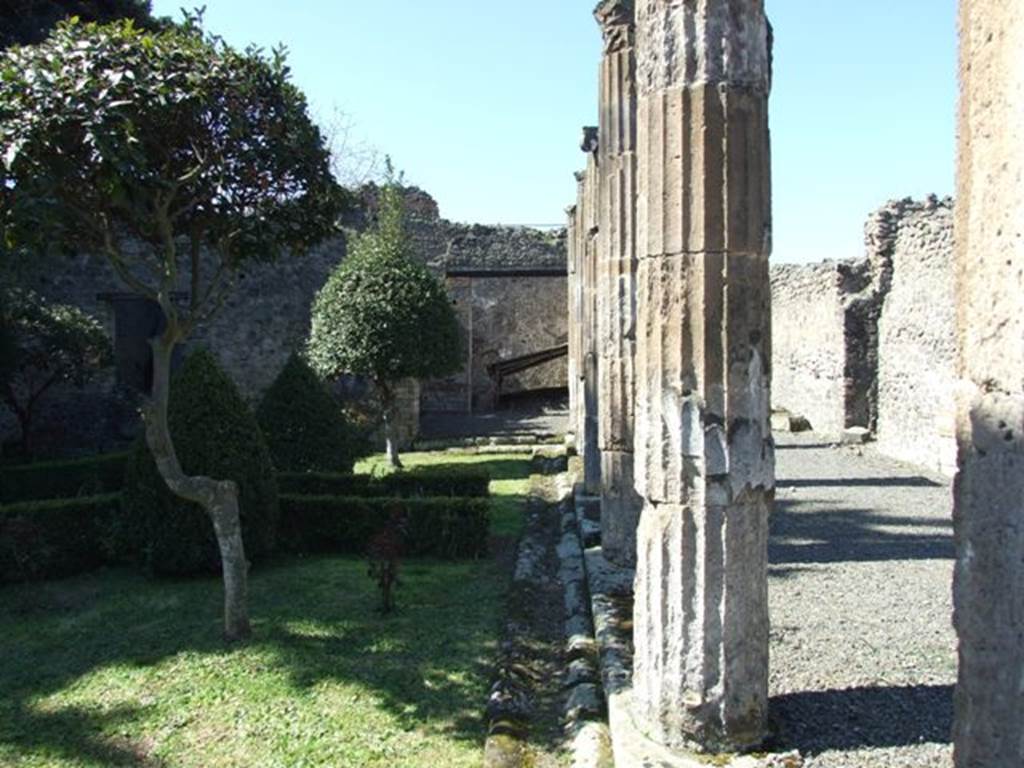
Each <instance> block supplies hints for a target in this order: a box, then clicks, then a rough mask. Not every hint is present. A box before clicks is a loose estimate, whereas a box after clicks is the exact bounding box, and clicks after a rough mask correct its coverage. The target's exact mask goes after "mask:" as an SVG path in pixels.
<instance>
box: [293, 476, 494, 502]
mask: <svg viewBox="0 0 1024 768" xmlns="http://www.w3.org/2000/svg"><path fill="white" fill-rule="evenodd" d="M490 484H491V477H490V475H489V474H488V473H487V472H485V471H482V470H479V469H470V470H460V471H458V472H453V471H451V470H445V471H444V472H439V471H431V470H413V471H411V472H396V473H394V474H390V475H384V476H383V477H373V476H371V475H350V474H332V473H325V472H312V473H299V472H283V473H281V474H279V475H278V485H279V486H280V488H281V493H287V494H292V495H297V496H352V497H358V498H384V497H386V496H397V497H399V498H414V497H459V498H474V499H479V498H487V497H488V496H490Z"/></svg>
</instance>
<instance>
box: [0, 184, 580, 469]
mask: <svg viewBox="0 0 1024 768" xmlns="http://www.w3.org/2000/svg"><path fill="white" fill-rule="evenodd" d="M370 191H371V192H372V190H370ZM367 194H368V196H367V201H365V202H366V205H365V206H364V207H363V209H361V210H362V211H363V212H362V213H361V214H360V215H358V216H356V217H355V218H353V219H352V220H351V221H348V222H346V223H347V224H348V225H350V226H351V227H353V228H355V229H356V230H358V229H359V228H362V227H365V226H366V225H367V224H368V222H369V221H370V218H371V213H372V207H373V205H372V194H369V193H367ZM406 197H407V202H408V205H407V208H408V211H409V222H408V227H409V232H410V236H411V238H412V241H413V252H414V254H415V255H416V256H417V257H418V258H420V259H421V260H423V261H424V262H425V263H426V264H427V265H428V266H430V267H431V268H432V269H433V270H434V271H435V272H436V273H437V274H438V275H439V276H440V277H443V276H444V275H445V274H446V273H447V272H449V271H452V270H466V269H476V270H483V271H487V272H488V273H489V274H490V275H491V277H489V278H487V279H484V280H478V279H474V282H475V283H476V285H475V288H474V294H475V296H476V298H475V299H474V302H475V305H476V310H475V315H476V318H477V320H478V322H476V321H475V323H474V324H475V326H476V327H475V328H474V333H473V336H474V349H475V350H479V354H477V353H475V354H474V365H473V370H474V379H475V381H476V382H479V383H480V386H481V387H482V388H483V389H486V387H487V381H488V377H487V375H486V365H487V363H488V362H490V361H492V359H494V358H496V357H503V356H505V355H509V354H522V353H524V352H532V351H538V350H537V349H534V348H533V347H535V346H537V347H539V348H545V347H547V346H555V345H557V344H558V343H564V340H565V337H566V334H567V323H566V317H565V290H566V289H565V285H566V278H565V275H564V270H565V262H566V257H565V250H566V249H565V234H564V232H563V231H556V232H543V231H539V230H534V229H527V228H519V227H487V226H478V225H464V224H455V223H452V222H449V221H446V220H445V219H442V218H441V217H440V216H439V214H438V208H437V203H436V202H434V201H433V199H432V198H430V196H429V195H427V194H426V193H425V192H423V191H422V190H418V189H415V188H410V189H409V190H408V191H407V195H406ZM368 211H369V212H370V213H367V212H368ZM346 244H347V238H346V237H344V236H339V237H337V238H336V239H334V240H332V241H330V242H328V243H325V244H324V245H322V246H321V247H319V248H316V249H315V250H313V251H311V252H310V253H308V254H306V255H305V256H302V257H296V258H285V259H283V260H282V261H280V262H278V263H277V264H274V265H269V264H268V265H250V266H248V267H246V268H245V269H243V270H242V271H241V272H240V274H239V275H238V280H237V289H236V291H235V292H234V293H233V294H232V295H231V297H230V298H229V299H228V301H227V302H226V304H225V306H224V307H223V308H222V309H221V311H220V312H219V314H217V315H216V316H215V318H214V319H213V321H212V322H211V323H209V324H207V325H206V326H205V327H202V328H200V329H199V330H198V331H197V333H196V334H194V336H193V338H192V339H191V340H190V341H189V346H192V347H194V346H196V345H205V346H208V347H209V348H210V349H211V350H212V351H213V352H214V353H215V354H216V355H217V357H218V359H219V360H220V362H221V364H222V365H223V366H224V368H225V370H226V371H227V372H228V373H229V374H230V375H231V377H232V378H233V379H234V381H235V382H236V384H237V385H238V387H239V388H240V390H241V391H242V393H243V394H244V395H245V396H246V397H247V398H249V399H250V400H253V401H255V400H256V399H257V398H258V397H259V395H260V394H261V393H262V392H263V390H264V389H265V388H266V387H267V386H268V385H269V384H270V383H271V382H272V381H273V380H274V378H275V377H276V376H277V374H278V372H279V371H280V370H281V368H282V367H283V365H284V363H285V361H286V360H287V358H288V356H289V355H290V354H291V353H292V352H293V351H295V350H298V349H301V348H302V347H303V345H304V344H305V342H306V339H307V337H308V334H309V321H310V310H311V306H312V303H313V300H314V298H315V296H316V293H317V291H319V289H320V288H321V286H323V284H324V282H325V281H326V279H327V277H328V275H330V273H331V272H332V271H333V270H334V268H335V267H336V266H337V265H338V264H339V263H340V262H341V261H342V260H343V259H344V257H345V254H346V250H347V245H346ZM207 268H209V267H208V266H207ZM508 270H518V271H520V272H523V271H524V270H534V271H536V272H541V273H543V274H541V275H534V276H529V277H511V276H508ZM19 281H20V282H21V283H23V284H24V285H25V286H26V287H28V288H31V289H32V290H35V291H37V292H38V293H40V294H41V295H43V296H44V297H46V298H48V299H50V300H51V301H58V302H61V303H68V304H73V305H76V306H79V307H81V308H83V309H85V310H86V311H88V312H90V313H91V314H93V315H94V316H95V317H96V318H97V319H99V320H101V321H102V322H104V323H105V325H106V327H107V330H108V332H109V333H110V334H111V336H112V337H113V335H114V311H113V310H112V308H111V304H110V303H109V296H110V295H111V294H116V293H118V292H120V291H123V286H122V284H121V282H120V281H119V280H118V279H117V277H116V276H115V275H114V273H113V271H112V270H111V268H110V267H109V265H108V263H107V261H106V259H104V258H102V257H97V256H93V255H74V256H69V257H66V258H65V259H63V260H62V261H61V262H60V263H59V264H57V265H52V264H46V265H42V264H41V265H36V266H35V267H34V268H33V267H32V266H30V267H29V268H27V269H26V270H24V273H23V274H22V275H20V276H19ZM181 288H182V290H183V291H186V290H187V288H188V275H187V274H186V275H184V276H183V278H182V285H181ZM104 295H106V296H107V297H108V298H101V297H102V296H104ZM184 295H187V294H184ZM453 299H454V300H456V301H458V296H457V295H453ZM466 330H467V332H468V327H467V329H466ZM467 339H468V335H467ZM467 353H468V349H467ZM455 379H457V381H456V384H455V389H456V390H458V387H459V382H460V381H461V382H465V381H466V375H465V373H463V374H461V378H459V377H455ZM565 384H566V362H565V360H564V359H563V360H561V361H556V362H554V363H551V364H549V365H546V366H544V367H542V368H538V369H536V370H532V371H529V372H526V373H525V374H523V375H522V376H518V377H514V378H511V379H509V380H508V381H507V382H506V386H507V387H508V389H509V390H510V391H516V390H521V389H547V388H559V387H564V386H565ZM451 389H452V380H448V381H447V382H441V383H439V384H438V385H435V384H432V383H427V384H425V385H424V386H423V403H424V405H425V406H426V407H430V406H431V405H434V404H436V403H438V402H445V401H447V402H452V401H453V398H456V399H458V400H459V402H465V401H466V399H467V398H466V393H465V388H464V386H463V389H462V391H461V392H458V391H456V393H455V394H454V395H453V394H452V392H451V391H450V390H451ZM485 394H486V393H485ZM481 399H482V400H486V396H484V397H482V398H481ZM0 410H2V411H3V415H2V416H0V442H4V441H7V440H12V439H14V437H15V436H16V435H17V432H18V430H17V425H16V423H15V422H13V420H12V419H11V418H10V416H9V414H7V412H6V409H0ZM136 425H137V415H136V398H135V396H134V395H133V394H132V393H131V392H130V391H128V390H127V389H126V388H124V387H120V386H118V384H117V381H116V374H115V369H114V368H111V369H110V370H108V371H105V372H104V373H103V375H101V376H99V377H98V378H97V380H96V382H95V383H94V384H93V385H91V386H90V387H89V388H88V389H87V390H85V391H83V392H78V391H74V390H71V389H67V390H60V391H55V392H53V393H52V396H51V397H49V398H47V399H46V400H45V401H43V402H42V403H41V405H40V409H39V414H38V433H39V436H40V443H41V445H40V447H41V449H42V452H43V453H48V454H76V453H84V452H91V451H95V450H97V449H104V450H106V449H112V448H116V447H118V446H119V445H123V444H124V443H125V441H126V440H130V439H131V437H132V435H133V434H135V428H136Z"/></svg>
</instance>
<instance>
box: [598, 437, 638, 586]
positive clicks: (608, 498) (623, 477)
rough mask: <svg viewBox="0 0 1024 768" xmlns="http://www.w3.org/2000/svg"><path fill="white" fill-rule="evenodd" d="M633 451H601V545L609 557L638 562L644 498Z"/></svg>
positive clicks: (624, 562) (619, 562) (621, 561)
mask: <svg viewBox="0 0 1024 768" xmlns="http://www.w3.org/2000/svg"><path fill="white" fill-rule="evenodd" d="M633 458H634V457H633V452H632V451H628V452H625V451H612V450H603V451H601V548H602V551H603V553H604V556H605V558H607V559H608V560H609V561H611V562H613V563H617V564H620V565H625V566H627V567H631V566H632V564H634V563H636V528H637V525H638V523H639V522H640V512H641V510H642V509H643V498H642V497H641V496H640V494H638V493H637V492H636V483H635V481H634V479H633Z"/></svg>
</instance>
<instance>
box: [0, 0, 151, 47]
mask: <svg viewBox="0 0 1024 768" xmlns="http://www.w3.org/2000/svg"><path fill="white" fill-rule="evenodd" d="M69 16H78V17H79V18H81V19H82V20H83V21H96V22H101V23H102V22H108V21H115V20H116V19H131V20H132V21H134V22H135V25H136V26H139V27H146V28H157V27H159V26H162V25H165V24H166V23H167V22H166V21H164V20H159V19H154V18H153V16H152V4H151V3H150V2H149V0H5V2H3V3H0V48H7V47H8V46H11V45H33V44H35V43H39V42H41V41H42V40H43V39H45V38H46V36H47V35H48V34H49V33H50V30H52V29H53V28H54V27H55V26H56V25H57V22H59V21H61V20H62V19H66V18H68V17H69Z"/></svg>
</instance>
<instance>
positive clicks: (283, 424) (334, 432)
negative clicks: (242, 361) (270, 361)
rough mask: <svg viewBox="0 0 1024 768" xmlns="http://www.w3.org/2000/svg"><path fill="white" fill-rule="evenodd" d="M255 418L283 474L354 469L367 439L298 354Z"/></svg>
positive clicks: (284, 370)
mask: <svg viewBox="0 0 1024 768" xmlns="http://www.w3.org/2000/svg"><path fill="white" fill-rule="evenodd" d="M256 419H257V421H259V424H260V428H261V429H262V430H263V434H264V436H265V437H266V439H267V445H268V446H269V447H270V455H271V457H272V458H273V460H274V466H275V467H277V469H278V471H281V472H351V471H352V465H353V464H354V463H355V461H356V459H358V458H360V456H362V455H365V453H366V452H367V449H368V440H367V439H366V437H365V436H363V435H361V434H359V432H358V430H357V429H356V428H355V427H354V426H353V425H351V424H350V423H349V421H348V419H347V418H346V417H345V414H344V413H343V412H342V410H341V408H340V407H339V405H338V403H337V401H335V399H334V398H333V397H332V396H331V394H330V393H329V392H328V391H327V390H326V389H325V388H324V385H323V384H322V383H321V382H320V379H319V378H318V377H317V375H316V374H315V373H314V372H313V369H312V368H310V367H309V364H308V363H307V362H306V361H305V360H304V359H303V358H301V357H300V356H299V355H292V356H291V358H290V359H289V360H288V363H287V364H286V365H285V367H284V369H283V370H282V371H281V373H280V374H279V375H278V377H277V379H276V380H275V381H274V383H273V384H271V385H270V387H269V389H267V391H266V393H264V395H263V400H262V402H261V403H260V406H259V408H258V409H257V410H256Z"/></svg>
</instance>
